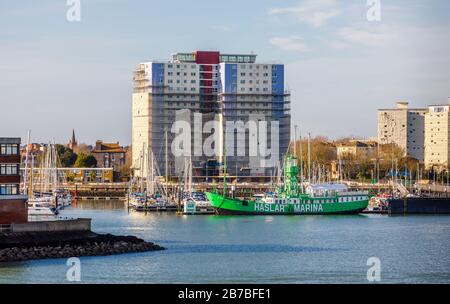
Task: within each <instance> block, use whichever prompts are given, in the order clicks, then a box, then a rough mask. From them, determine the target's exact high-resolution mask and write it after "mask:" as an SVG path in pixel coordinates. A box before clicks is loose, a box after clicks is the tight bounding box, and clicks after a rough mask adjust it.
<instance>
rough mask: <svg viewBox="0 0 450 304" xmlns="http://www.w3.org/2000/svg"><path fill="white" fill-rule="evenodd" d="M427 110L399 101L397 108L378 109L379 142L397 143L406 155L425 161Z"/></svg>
mask: <svg viewBox="0 0 450 304" xmlns="http://www.w3.org/2000/svg"><path fill="white" fill-rule="evenodd" d="M427 112H428V110H427V109H412V108H409V107H408V103H407V102H398V103H397V108H396V109H380V110H378V142H379V143H380V144H391V143H394V144H397V145H398V146H399V147H401V148H402V149H403V150H404V151H405V155H407V156H409V157H413V158H415V159H417V160H419V161H420V162H423V161H424V153H425V148H424V146H425V114H426V113H427Z"/></svg>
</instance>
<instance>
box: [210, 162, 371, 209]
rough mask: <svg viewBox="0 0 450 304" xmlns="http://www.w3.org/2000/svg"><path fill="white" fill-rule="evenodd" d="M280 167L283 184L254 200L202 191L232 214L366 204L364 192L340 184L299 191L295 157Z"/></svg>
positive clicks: (363, 207)
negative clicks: (351, 189) (282, 167)
mask: <svg viewBox="0 0 450 304" xmlns="http://www.w3.org/2000/svg"><path fill="white" fill-rule="evenodd" d="M283 171H284V174H283V175H284V182H283V185H282V186H280V187H278V188H277V190H276V191H275V193H273V194H271V195H265V196H264V197H260V198H257V199H256V200H239V199H234V198H229V197H226V196H223V195H219V194H217V193H212V192H208V193H206V195H207V197H208V199H209V201H210V202H211V204H212V205H213V206H214V208H215V209H216V211H217V213H218V214H232V215H308V214H311V215H319V214H357V213H360V212H361V211H363V210H364V209H366V208H367V206H368V203H369V194H368V192H354V191H348V190H347V188H346V187H345V186H344V185H337V184H322V185H310V186H308V187H307V188H306V190H305V191H303V190H302V191H301V190H300V187H299V182H298V166H297V159H296V158H294V157H292V156H289V155H288V156H286V157H285V160H284V170H283ZM224 193H226V183H225V182H224Z"/></svg>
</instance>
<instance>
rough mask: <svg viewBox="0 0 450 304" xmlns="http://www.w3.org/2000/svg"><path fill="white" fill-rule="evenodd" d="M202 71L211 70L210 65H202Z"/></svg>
mask: <svg viewBox="0 0 450 304" xmlns="http://www.w3.org/2000/svg"><path fill="white" fill-rule="evenodd" d="M202 69H203V72H212V65H202Z"/></svg>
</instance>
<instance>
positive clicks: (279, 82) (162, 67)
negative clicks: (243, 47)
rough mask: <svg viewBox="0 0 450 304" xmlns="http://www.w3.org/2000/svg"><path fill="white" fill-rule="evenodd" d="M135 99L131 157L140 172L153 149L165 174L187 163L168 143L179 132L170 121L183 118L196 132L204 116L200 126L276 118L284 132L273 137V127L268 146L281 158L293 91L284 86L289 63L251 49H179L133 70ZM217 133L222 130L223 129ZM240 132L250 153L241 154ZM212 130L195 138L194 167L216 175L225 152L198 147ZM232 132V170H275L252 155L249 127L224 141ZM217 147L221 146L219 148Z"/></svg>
mask: <svg viewBox="0 0 450 304" xmlns="http://www.w3.org/2000/svg"><path fill="white" fill-rule="evenodd" d="M132 103H133V110H132V111H133V114H132V115H133V117H132V146H133V156H132V158H133V168H134V169H135V172H137V174H138V175H140V173H139V172H140V170H141V167H142V172H143V173H142V175H145V171H146V170H145V161H143V160H142V159H143V157H142V155H143V152H142V151H144V150H151V151H152V153H153V154H154V157H155V158H156V160H157V163H158V165H159V168H160V170H161V174H165V173H166V169H167V172H168V173H169V174H170V175H179V173H180V170H182V166H183V163H184V161H183V160H180V159H177V157H176V156H174V155H173V154H172V153H171V143H172V141H173V139H174V137H175V136H176V134H174V133H172V132H171V131H172V126H173V124H174V122H175V121H176V120H180V119H182V120H185V121H187V122H189V123H190V124H191V127H192V128H191V129H192V132H193V133H194V131H195V128H197V127H198V126H197V125H196V124H195V123H194V122H195V121H196V117H197V118H198V117H199V116H198V115H199V114H201V126H200V127H203V126H204V124H205V123H206V122H208V121H218V122H220V125H221V126H222V128H224V127H225V126H224V125H225V122H227V121H243V122H244V123H248V122H249V121H256V122H258V121H267V122H269V124H270V123H272V122H274V121H275V122H277V123H279V136H278V137H277V139H276V142H274V143H272V142H271V140H270V138H271V133H270V127H269V128H268V129H269V133H268V134H267V137H268V138H269V142H268V145H269V146H268V147H269V148H270V147H274V149H275V150H276V151H271V152H272V153H276V154H277V160H279V159H280V158H281V157H282V155H283V154H284V153H285V152H286V151H287V149H288V146H289V142H290V119H291V118H290V94H289V92H287V91H286V90H285V81H284V65H282V64H265V63H256V55H253V54H247V55H233V54H220V53H219V52H204V51H196V52H193V53H177V54H174V55H173V56H172V60H170V61H168V62H145V63H141V64H140V65H139V67H138V69H137V70H136V71H135V75H134V93H133V96H132ZM182 110H185V112H183V111H182ZM186 110H187V111H186ZM195 115H197V116H195ZM219 132H220V133H221V134H223V129H222V130H219ZM227 132H228V131H227ZM239 132H241V133H242V132H243V133H245V134H244V135H245V143H244V146H245V152H246V154H245V156H238V155H237V154H238V153H237V148H238V147H239V146H240V145H241V144H242V143H240V142H239V140H241V141H242V137H240V136H238V134H239ZM208 135H209V134H205V135H204V137H203V138H198V137H196V136H194V135H193V136H192V141H191V146H192V148H191V149H192V153H191V154H192V162H193V167H194V168H196V169H197V171H198V172H203V174H205V175H208V174H210V175H213V174H215V173H217V172H216V171H217V168H214V167H217V166H220V163H221V162H223V159H222V158H221V157H222V156H223V155H222V154H221V153H222V152H220V153H219V155H216V157H210V156H206V155H201V156H199V155H198V153H197V154H196V153H194V149H196V148H198V147H199V146H200V147H201V146H202V145H203V144H204V139H205V137H207V136H208ZM233 135H234V136H233ZM221 136H222V135H221ZM228 137H230V138H231V137H234V143H233V144H231V145H230V147H232V149H231V150H232V151H231V150H227V171H228V174H231V175H235V176H239V175H242V176H247V175H251V176H255V175H256V176H266V175H268V174H270V172H271V171H272V169H273V168H264V167H261V166H260V161H259V160H260V158H261V157H259V156H258V157H252V156H250V154H249V153H248V152H249V148H250V147H249V146H248V142H249V140H248V138H249V131H248V129H247V130H244V131H242V130H237V129H236V130H235V131H233V130H232V131H231V133H230V136H229V135H227V141H228V140H229V139H228ZM219 139H223V138H222V137H219ZM228 146H229V145H228V143H227V147H228ZM217 148H218V150H222V149H221V148H222V147H217ZM166 159H168V160H167V161H166ZM166 164H167V168H166ZM208 164H209V168H208ZM209 171H210V172H209ZM200 174H202V173H200Z"/></svg>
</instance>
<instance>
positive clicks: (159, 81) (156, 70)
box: [152, 63, 164, 93]
mask: <svg viewBox="0 0 450 304" xmlns="http://www.w3.org/2000/svg"><path fill="white" fill-rule="evenodd" d="M152 86H153V89H155V88H161V90H162V87H163V86H164V64H163V63H152ZM154 91H156V92H158V93H162V91H160V92H159V89H158V90H154Z"/></svg>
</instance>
